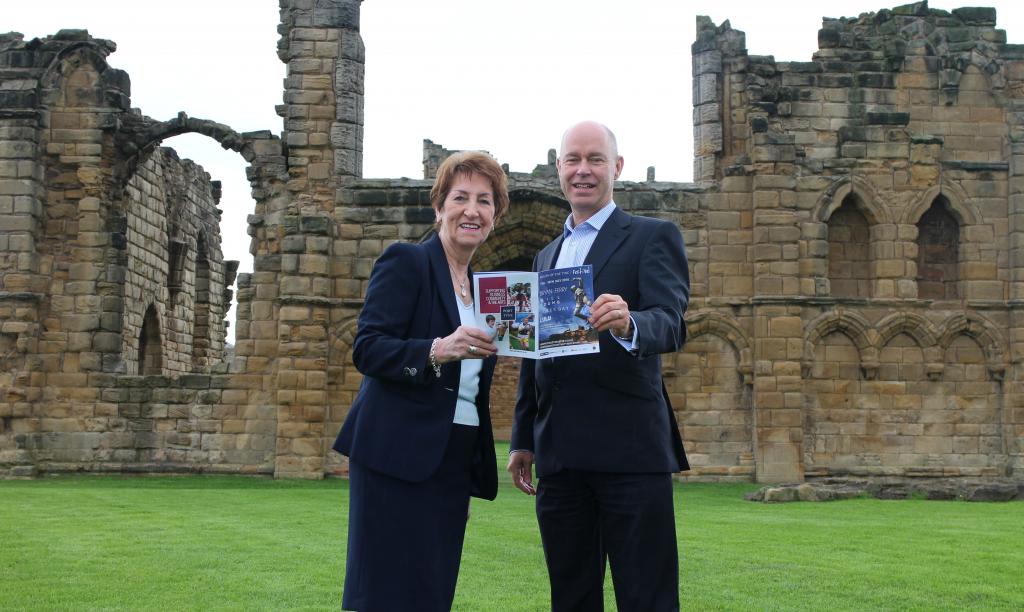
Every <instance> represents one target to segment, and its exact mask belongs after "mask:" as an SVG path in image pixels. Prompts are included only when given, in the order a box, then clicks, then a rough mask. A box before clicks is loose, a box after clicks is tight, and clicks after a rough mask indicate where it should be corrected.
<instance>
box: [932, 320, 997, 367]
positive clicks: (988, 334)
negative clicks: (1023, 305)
mask: <svg viewBox="0 0 1024 612" xmlns="http://www.w3.org/2000/svg"><path fill="white" fill-rule="evenodd" d="M939 329H940V333H939V336H938V339H937V344H938V346H939V347H941V349H942V350H943V351H945V350H946V349H947V348H949V345H950V344H951V343H952V342H953V340H954V339H955V338H956V337H957V336H959V335H961V334H962V335H965V336H967V337H969V338H972V339H973V340H974V341H975V342H977V343H978V345H979V346H981V349H982V351H983V352H984V353H985V361H986V363H987V364H988V370H989V374H990V375H991V376H992V378H993V379H994V380H1002V379H1003V376H1004V374H1005V372H1006V366H1007V363H1006V356H1007V355H1008V354H1009V351H1008V343H1007V341H1006V338H1005V337H1004V336H1003V334H1002V332H1001V331H1000V330H999V328H998V327H997V326H996V325H995V324H994V323H992V322H991V321H989V320H988V319H986V318H984V317H982V316H981V315H979V314H977V313H966V314H965V313H958V314H955V315H953V316H951V317H949V318H948V319H946V320H945V321H944V322H943V323H942V325H941V326H940V328H939Z"/></svg>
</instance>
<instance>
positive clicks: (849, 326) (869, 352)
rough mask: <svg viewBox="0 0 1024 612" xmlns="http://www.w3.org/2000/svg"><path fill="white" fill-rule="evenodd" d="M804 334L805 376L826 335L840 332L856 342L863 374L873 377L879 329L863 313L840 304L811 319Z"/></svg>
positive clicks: (875, 366) (808, 372)
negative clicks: (873, 326) (816, 350)
mask: <svg viewBox="0 0 1024 612" xmlns="http://www.w3.org/2000/svg"><path fill="white" fill-rule="evenodd" d="M805 329H806V330H807V331H806V333H805V336H804V355H803V363H802V368H801V370H802V373H803V376H804V377H805V378H806V377H807V376H808V375H809V374H810V371H811V367H812V366H813V365H814V348H815V347H816V346H817V345H818V343H819V342H821V340H822V338H824V337H825V336H827V335H829V334H831V333H834V332H839V333H842V334H844V335H845V336H846V337H848V338H849V339H850V341H851V342H853V344H854V346H855V347H856V348H857V352H858V353H859V355H860V362H861V368H862V370H863V372H864V377H865V378H868V379H871V378H874V373H875V372H876V371H877V370H878V339H877V336H878V334H877V332H875V330H874V329H873V328H872V326H871V324H870V323H868V321H867V319H865V318H864V317H863V316H862V315H861V314H859V313H857V312H853V311H850V310H846V309H843V308H837V309H835V310H830V311H826V312H823V313H821V314H820V315H818V316H817V317H815V318H814V319H812V320H811V321H810V322H808V324H807V326H806V328H805Z"/></svg>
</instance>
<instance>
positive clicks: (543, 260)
mask: <svg viewBox="0 0 1024 612" xmlns="http://www.w3.org/2000/svg"><path fill="white" fill-rule="evenodd" d="M563 240H565V232H564V231H563V232H562V235H561V236H559V237H558V238H557V239H555V240H553V241H551V242H549V243H548V245H547V246H546V247H544V248H543V249H542V250H541V252H540V257H538V258H537V270H538V271H543V270H550V269H551V268H554V267H555V262H556V261H558V253H559V251H561V250H562V241H563Z"/></svg>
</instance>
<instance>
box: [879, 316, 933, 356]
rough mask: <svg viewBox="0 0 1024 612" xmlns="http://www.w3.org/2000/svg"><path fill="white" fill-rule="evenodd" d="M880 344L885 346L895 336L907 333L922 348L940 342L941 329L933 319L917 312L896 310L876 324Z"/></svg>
mask: <svg viewBox="0 0 1024 612" xmlns="http://www.w3.org/2000/svg"><path fill="white" fill-rule="evenodd" d="M874 327H875V330H876V331H877V333H878V346H879V348H881V347H884V346H885V345H886V344H888V343H889V342H890V341H891V340H892V339H893V338H895V337H896V336H898V335H900V334H906V335H908V336H910V337H911V338H913V339H914V342H916V343H917V345H918V346H919V347H921V348H922V349H927V348H930V347H933V346H936V345H937V344H938V338H939V331H938V329H937V328H936V327H935V325H933V324H932V322H931V321H929V320H928V319H926V318H924V317H923V316H921V315H920V314H918V313H916V312H894V313H892V314H890V315H888V316H886V317H884V318H883V319H882V320H881V321H879V322H878V323H876V324H875V326H874Z"/></svg>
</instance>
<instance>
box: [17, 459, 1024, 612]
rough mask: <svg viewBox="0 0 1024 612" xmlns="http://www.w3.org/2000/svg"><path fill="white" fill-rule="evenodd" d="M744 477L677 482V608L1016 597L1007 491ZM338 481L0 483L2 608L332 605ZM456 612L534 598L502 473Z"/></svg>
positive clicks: (1017, 572)
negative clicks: (882, 497)
mask: <svg viewBox="0 0 1024 612" xmlns="http://www.w3.org/2000/svg"><path fill="white" fill-rule="evenodd" d="M505 480H506V481H507V478H505ZM754 488H756V487H755V486H753V485H711V484H683V485H679V486H678V487H677V492H676V499H675V501H676V515H677V519H678V530H679V547H680V553H681V570H680V571H681V576H680V582H681V587H682V588H681V597H682V606H683V609H686V610H709V609H710V610H747V609H757V610H795V609H803V610H823V609H829V610H838V609H846V610H871V609H899V610H907V609H914V610H933V609H947V610H954V609H957V610H959V609H976V610H995V609H1004V610H1009V609H1016V610H1020V609H1022V608H1024V578H1022V576H1024V573H1022V568H1024V504H1022V503H1020V502H1010V503H1003V504H985V503H967V502H928V501H914V500H911V501H878V500H873V499H857V500H849V501H842V502H832V503H822V504H812V503H795V504H782V505H764V504H757V503H752V502H746V501H743V498H742V497H743V493H744V492H746V491H749V490H752V489H754ZM347 491H348V484H347V482H346V481H342V480H328V481H321V482H305V481H303V482H295V481H272V480H264V479H256V478H246V477H230V476H149V477H119V476H62V477H53V478H45V479H42V480H38V481H8V482H0V610H100V609H102V610H120V609H132V610H136V609H150V610H210V609H237V610H243V609H244V610H253V609H263V610H282V609H307V610H337V609H338V608H339V606H340V601H341V585H342V577H343V573H344V564H345V537H346V534H345V520H346V516H347ZM607 582H608V589H606V601H607V606H606V609H608V610H614V609H615V607H614V598H613V595H612V593H611V590H610V582H611V581H610V579H609V580H608V581H607ZM455 609H456V610H501V611H504V610H510V611H520V610H547V609H548V590H547V576H546V573H545V571H544V561H543V554H542V552H541V548H540V541H539V537H538V535H537V528H536V523H535V518H534V515H533V505H532V500H531V499H530V498H527V497H526V496H525V495H522V494H520V493H519V492H517V491H515V490H514V489H513V488H512V487H511V485H510V484H508V483H507V482H506V483H505V484H503V485H502V489H501V491H500V493H499V496H498V501H496V502H480V501H478V500H475V501H474V504H473V516H472V518H471V520H470V525H469V529H468V533H467V540H466V547H465V552H464V556H463V563H462V572H461V575H460V579H459V590H458V593H457V595H456V600H455Z"/></svg>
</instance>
